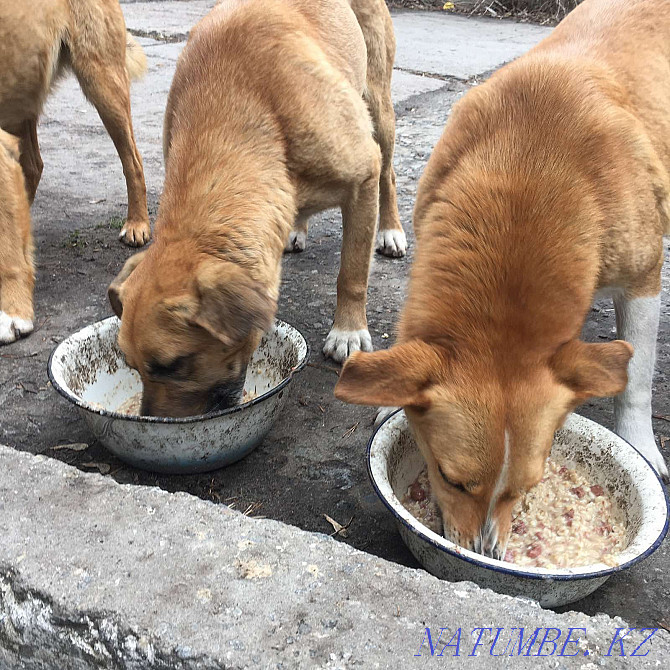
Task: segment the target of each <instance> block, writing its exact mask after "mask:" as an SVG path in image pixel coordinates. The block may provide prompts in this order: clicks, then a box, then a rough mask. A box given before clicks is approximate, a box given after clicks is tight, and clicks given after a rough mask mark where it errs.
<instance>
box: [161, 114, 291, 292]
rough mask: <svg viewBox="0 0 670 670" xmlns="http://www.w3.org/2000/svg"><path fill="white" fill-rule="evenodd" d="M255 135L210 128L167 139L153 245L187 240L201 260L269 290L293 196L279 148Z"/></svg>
mask: <svg viewBox="0 0 670 670" xmlns="http://www.w3.org/2000/svg"><path fill="white" fill-rule="evenodd" d="M256 131H257V129H252V130H249V129H246V132H247V134H248V135H249V137H246V138H245V137H244V134H245V129H243V128H240V127H225V126H218V127H216V128H208V129H204V128H203V129H198V128H188V129H187V131H186V132H184V130H182V131H181V132H178V133H175V134H174V135H173V138H172V142H171V146H170V153H169V158H168V161H167V166H166V175H165V188H164V192H163V196H162V198H161V203H160V208H159V212H158V217H157V221H156V227H155V237H156V240H157V241H158V240H162V241H163V242H168V241H170V240H183V239H189V238H195V239H196V241H197V244H198V246H199V247H201V248H202V249H203V251H205V252H206V253H208V254H210V255H215V256H217V257H219V258H221V259H222V260H226V261H230V262H233V263H237V264H239V265H241V266H243V267H244V268H246V269H248V270H249V273H250V275H251V276H252V277H254V279H256V280H258V281H265V282H267V281H268V280H270V284H272V285H273V286H272V289H274V288H278V283H279V276H280V271H281V259H282V254H283V249H284V245H285V243H286V239H287V238H288V235H289V233H290V231H291V228H292V226H293V222H294V220H295V216H296V204H295V189H294V187H293V183H292V181H291V180H290V178H289V175H288V171H287V169H286V165H285V161H284V156H283V155H282V153H281V148H282V145H281V144H279V145H278V144H277V143H276V142H271V141H269V140H268V138H267V137H265V136H264V135H263V134H262V133H259V132H256ZM275 285H276V286H275ZM269 288H270V287H269Z"/></svg>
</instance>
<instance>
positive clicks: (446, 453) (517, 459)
mask: <svg viewBox="0 0 670 670" xmlns="http://www.w3.org/2000/svg"><path fill="white" fill-rule="evenodd" d="M631 356H632V347H631V346H630V345H629V344H627V343H626V342H622V341H615V342H610V343H606V344H586V343H584V342H581V341H578V340H572V341H570V342H568V343H566V344H564V345H563V346H562V347H560V348H559V349H558V350H557V351H556V352H554V353H553V355H551V356H549V357H548V358H546V359H545V360H533V361H528V363H527V364H526V365H525V366H524V367H520V366H515V367H516V369H514V370H511V369H509V368H508V367H506V364H505V362H499V363H498V364H497V365H496V364H495V362H492V361H487V360H484V357H478V356H475V355H467V354H464V353H460V354H456V353H454V352H453V351H447V350H445V349H443V348H442V347H436V346H432V345H429V344H427V343H425V342H421V341H418V340H415V341H411V342H407V343H404V344H400V345H397V346H394V347H392V348H391V349H389V350H387V351H378V352H374V353H362V352H357V353H355V354H353V355H352V356H351V357H350V358H349V359H348V361H347V362H346V364H345V366H344V368H343V370H342V373H341V375H340V379H339V381H338V383H337V386H336V387H335V395H336V396H337V397H338V398H340V399H342V400H345V401H347V402H351V403H357V404H362V405H382V406H401V407H404V408H405V413H406V415H407V418H408V421H409V423H410V425H411V427H412V430H413V432H414V435H415V437H416V440H417V443H418V446H419V448H420V449H421V453H422V455H423V457H424V459H425V461H426V463H427V465H428V474H429V478H430V483H431V488H432V491H433V497H434V498H435V499H436V501H437V502H438V503H439V506H440V509H441V512H442V518H443V526H444V535H445V537H447V538H448V539H451V540H453V541H455V542H457V543H458V544H460V545H461V546H464V547H466V548H469V549H473V550H474V551H477V552H479V553H482V554H485V555H487V556H492V557H495V558H502V556H503V555H504V553H505V546H506V544H507V539H508V536H509V531H510V525H511V518H512V509H513V507H514V505H515V503H516V502H517V500H518V499H519V498H520V497H521V496H523V495H524V494H525V493H526V492H527V491H528V490H529V489H531V488H532V487H533V486H535V485H536V484H537V483H538V482H539V481H540V479H542V476H543V472H544V466H545V461H546V459H547V457H548V455H549V451H550V449H551V444H552V442H553V437H554V433H555V431H556V430H557V429H558V428H560V426H561V425H562V424H563V421H564V420H565V417H566V416H567V415H568V413H569V412H571V411H572V410H573V409H574V408H575V407H576V406H577V405H578V404H580V403H581V402H583V401H584V400H586V399H587V398H589V397H594V396H611V395H616V394H618V393H620V392H621V391H622V390H623V389H624V388H625V386H626V382H627V372H626V371H627V366H628V361H629V359H630V357H631Z"/></svg>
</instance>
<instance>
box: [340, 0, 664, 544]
mask: <svg viewBox="0 0 670 670" xmlns="http://www.w3.org/2000/svg"><path fill="white" fill-rule="evenodd" d="M669 168H670V3H668V2H666V1H664V0H633V1H631V0H625V1H624V0H585V2H584V3H583V4H582V5H580V6H579V7H578V8H577V9H576V10H574V12H573V13H572V14H570V15H569V16H568V17H567V18H566V19H565V20H564V21H563V22H562V23H561V25H560V26H559V27H558V28H556V30H555V31H554V32H553V33H552V35H551V36H550V37H549V38H548V39H546V40H544V41H543V42H542V43H541V44H540V45H539V46H538V47H536V48H535V49H533V50H532V51H530V52H529V53H528V54H527V55H526V56H524V57H522V58H520V59H519V60H518V61H516V62H514V63H512V64H510V65H509V66H507V67H505V68H503V69H502V70H501V71H499V72H498V73H497V74H496V75H494V76H493V77H491V79H490V80H489V81H488V82H487V83H485V84H483V85H481V86H479V87H477V88H475V89H474V90H472V91H471V92H470V93H468V94H467V95H466V96H465V97H464V99H463V100H462V101H461V102H460V103H459V104H458V105H457V106H456V107H455V108H454V111H453V113H452V116H451V118H450V120H449V122H448V124H447V126H446V128H445V132H444V134H443V136H442V138H441V139H440V141H439V143H438V144H437V146H436V148H435V150H434V152H433V155H432V157H431V159H430V161H429V163H428V166H427V168H426V171H425V173H424V175H423V177H422V179H421V182H420V186H419V192H418V196H417V202H416V207H415V213H414V218H415V230H416V234H417V238H418V241H417V254H416V260H415V263H414V267H413V269H412V274H411V282H410V287H409V294H408V297H407V302H406V305H405V308H404V311H403V315H402V319H401V323H400V326H399V334H398V343H397V345H396V346H394V347H392V348H391V349H390V350H388V351H382V352H377V353H374V354H362V353H361V354H356V355H354V356H352V357H351V358H350V359H349V361H348V362H347V364H346V365H345V367H344V370H343V372H342V375H341V378H340V380H339V382H338V385H337V387H336V395H337V396H338V397H339V398H342V399H344V400H347V401H349V402H355V403H361V404H372V405H387V406H398V405H400V406H404V407H405V409H406V412H407V416H408V419H409V421H410V422H411V424H412V426H413V429H414V432H415V434H416V437H417V440H418V444H419V446H420V448H421V450H422V453H423V455H424V457H425V458H426V461H427V463H428V467H429V473H430V479H431V483H432V486H433V490H434V492H435V494H436V495H437V498H438V500H439V503H440V506H441V509H442V513H443V519H444V525H445V534H446V535H447V536H448V537H452V538H454V539H456V540H458V541H460V542H461V543H462V544H464V545H465V546H469V547H472V548H474V549H475V550H477V551H480V552H482V553H485V554H488V555H493V556H497V557H500V556H501V555H502V554H503V553H504V547H505V544H506V539H507V536H508V532H509V526H510V516H511V509H512V506H513V504H514V502H515V501H516V500H517V499H518V498H519V496H521V495H522V494H523V493H524V492H525V491H527V490H528V489H529V488H531V487H532V486H534V485H535V484H536V483H537V482H538V481H539V479H540V478H541V477H542V473H543V467H544V461H545V459H546V457H547V455H548V453H549V449H550V446H551V443H552V438H553V435H554V432H555V430H556V429H557V428H558V427H559V426H560V425H561V424H562V422H563V421H564V418H565V416H566V415H567V414H568V413H569V412H570V411H571V410H572V409H573V408H575V407H576V406H577V405H578V404H579V403H581V402H583V401H584V400H586V399H587V398H589V397H592V396H612V395H617V394H620V393H622V392H623V394H622V395H621V396H619V397H618V398H617V400H616V404H615V410H616V412H615V414H616V416H615V418H616V429H617V431H618V432H619V433H620V434H622V435H623V436H624V437H626V439H628V440H629V441H631V442H632V443H633V444H634V445H635V446H637V447H638V448H639V449H640V451H642V453H644V454H645V455H646V456H647V458H649V459H650V460H651V461H652V463H653V465H654V467H656V469H657V470H658V471H659V472H661V473H664V474H666V473H667V469H666V466H665V463H664V462H663V457H662V456H661V455H660V452H659V451H658V449H657V447H656V445H655V443H654V437H653V433H652V431H651V417H650V415H651V374H652V373H653V351H654V342H655V337H656V328H655V326H654V322H656V323H657V320H658V304H659V301H658V294H659V291H660V270H661V265H662V263H663V244H662V236H663V234H664V232H665V233H667V232H668V231H669V225H668V221H669V219H668V194H669V193H670V181H669V178H668V169H669ZM602 290H607V291H610V292H612V293H613V294H614V296H615V306H616V307H617V319H618V325H619V327H620V333H619V334H620V336H622V337H625V339H629V340H630V341H631V342H633V343H634V344H635V355H634V357H633V359H632V360H630V359H631V355H632V353H633V347H631V346H630V344H628V343H627V342H623V341H614V342H609V343H601V344H587V343H585V342H582V341H580V339H579V338H580V332H581V330H582V326H583V324H584V321H585V318H586V315H587V313H588V311H589V308H590V306H591V303H592V301H593V299H594V297H595V295H596V293H597V292H598V291H602ZM654 310H655V316H654ZM629 360H630V364H629ZM628 376H630V382H629V383H628V386H627V378H628ZM624 389H625V391H624Z"/></svg>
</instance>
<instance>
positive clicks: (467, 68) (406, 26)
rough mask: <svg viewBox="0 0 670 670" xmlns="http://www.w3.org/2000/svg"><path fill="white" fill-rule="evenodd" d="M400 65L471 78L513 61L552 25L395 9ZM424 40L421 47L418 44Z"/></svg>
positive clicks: (547, 32) (416, 69)
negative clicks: (398, 10) (547, 26)
mask: <svg viewBox="0 0 670 670" xmlns="http://www.w3.org/2000/svg"><path fill="white" fill-rule="evenodd" d="M393 26H394V28H395V34H396V40H397V43H398V47H397V52H396V60H395V64H396V67H399V68H403V69H408V70H414V71H416V72H430V73H432V74H443V75H451V76H452V77H459V78H461V79H471V78H472V77H475V76H477V75H481V74H484V73H485V72H490V71H491V70H494V69H495V68H498V67H500V66H501V65H504V64H505V63H507V62H509V61H511V60H514V59H515V58H517V57H518V56H521V54H523V53H525V52H526V51H528V49H530V48H531V47H533V46H535V44H537V43H538V42H539V41H540V40H541V39H543V38H544V37H546V36H547V35H548V34H549V33H550V32H551V28H546V27H544V26H537V25H533V24H529V23H516V22H514V21H496V20H493V19H484V18H466V17H464V16H454V15H452V14H448V13H446V12H445V13H440V12H398V13H394V14H393ZM417 45H421V48H417Z"/></svg>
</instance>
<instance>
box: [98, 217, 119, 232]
mask: <svg viewBox="0 0 670 670" xmlns="http://www.w3.org/2000/svg"><path fill="white" fill-rule="evenodd" d="M125 222H126V220H125V219H124V218H122V217H120V216H113V217H112V218H111V219H109V220H108V221H105V222H104V223H99V224H98V225H97V226H96V228H97V229H100V228H104V229H105V230H121V228H123V224H124V223H125Z"/></svg>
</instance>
